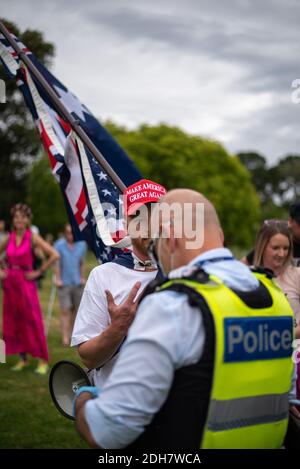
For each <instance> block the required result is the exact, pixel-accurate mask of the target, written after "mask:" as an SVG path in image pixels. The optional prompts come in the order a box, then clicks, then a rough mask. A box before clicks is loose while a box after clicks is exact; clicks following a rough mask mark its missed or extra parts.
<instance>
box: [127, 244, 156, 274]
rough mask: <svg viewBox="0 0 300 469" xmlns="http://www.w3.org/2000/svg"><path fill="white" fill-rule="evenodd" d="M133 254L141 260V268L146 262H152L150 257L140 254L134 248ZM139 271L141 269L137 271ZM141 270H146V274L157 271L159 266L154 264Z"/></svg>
mask: <svg viewBox="0 0 300 469" xmlns="http://www.w3.org/2000/svg"><path fill="white" fill-rule="evenodd" d="M132 253H133V254H134V256H135V257H136V258H137V259H138V260H139V261H141V267H142V264H143V262H146V261H151V259H150V257H149V256H148V255H146V254H144V253H142V252H140V251H139V250H138V249H136V248H135V247H134V246H133V248H132ZM137 270H139V269H137ZM140 270H144V271H145V272H151V271H153V270H157V266H156V265H154V264H153V263H152V265H149V266H148V265H145V266H144V268H143V269H140Z"/></svg>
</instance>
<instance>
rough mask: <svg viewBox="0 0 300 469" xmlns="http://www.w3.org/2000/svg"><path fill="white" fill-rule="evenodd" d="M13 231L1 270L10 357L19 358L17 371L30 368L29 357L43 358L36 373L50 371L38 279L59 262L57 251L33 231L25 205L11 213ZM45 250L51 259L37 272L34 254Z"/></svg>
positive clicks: (1, 249)
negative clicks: (15, 356)
mask: <svg viewBox="0 0 300 469" xmlns="http://www.w3.org/2000/svg"><path fill="white" fill-rule="evenodd" d="M11 215H12V225H13V230H12V232H11V233H10V234H9V236H8V238H7V239H6V240H5V241H4V242H3V243H2V244H1V246H0V254H1V252H4V251H5V252H6V268H5V269H4V270H0V278H1V279H2V285H3V339H4V342H5V349H6V354H7V355H13V354H19V355H20V361H19V362H18V363H17V364H16V365H15V366H14V367H13V370H15V371H20V370H22V369H23V368H24V367H26V366H27V365H28V361H27V354H30V355H31V356H33V357H36V358H39V363H38V367H37V369H36V372H37V373H39V374H45V373H47V371H48V349H47V343H46V338H45V332H44V326H43V318H42V311H41V306H40V303H39V298H38V291H37V285H36V281H35V280H36V279H37V278H38V277H40V275H41V274H42V273H43V272H44V271H45V270H46V269H47V268H48V267H49V266H50V265H51V264H52V263H53V262H55V261H56V260H57V259H58V258H59V255H58V253H57V252H56V251H55V249H54V248H53V247H52V246H51V245H50V244H48V243H46V241H44V240H43V238H41V237H40V236H39V235H38V234H33V233H32V232H31V230H30V224H31V219H32V214H31V210H30V208H29V207H28V206H27V205H25V204H17V205H15V206H14V207H13V208H12V210H11ZM34 249H39V250H42V251H43V253H45V254H46V255H47V256H48V259H47V260H46V261H45V262H44V263H43V264H42V266H41V268H40V269H38V270H33V250H34Z"/></svg>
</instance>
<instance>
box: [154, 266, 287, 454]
mask: <svg viewBox="0 0 300 469" xmlns="http://www.w3.org/2000/svg"><path fill="white" fill-rule="evenodd" d="M254 275H255V276H256V277H257V278H258V280H260V281H261V282H262V283H263V285H264V286H265V287H266V288H267V290H268V292H269V293H270V295H271V297H272V302H273V304H272V306H271V307H266V308H259V309H252V308H250V307H248V306H247V305H246V304H245V303H244V302H243V301H242V300H241V299H240V298H239V297H238V296H237V294H236V293H234V292H233V291H232V290H231V289H230V288H228V287H227V286H226V285H224V283H223V282H222V281H221V280H219V279H218V278H216V277H214V276H210V278H209V280H210V281H209V282H207V283H203V284H202V283H197V282H195V281H192V280H188V279H172V280H170V281H168V282H167V283H165V284H164V285H163V286H162V287H161V289H164V288H168V287H169V286H171V285H173V284H176V283H180V284H184V285H186V286H188V287H190V288H192V289H193V290H195V291H197V292H198V293H199V294H200V295H201V296H202V297H203V298H204V299H205V301H206V303H207V305H208V307H209V309H210V311H211V313H212V317H213V320H214V326H215V336H216V343H215V361H214V372H213V373H214V376H213V384H212V390H211V397H210V404H209V409H208V415H207V421H206V424H205V429H204V432H203V435H202V442H201V445H200V446H201V448H280V447H281V446H282V443H283V440H284V436H285V433H286V429H287V423H288V406H289V404H288V393H289V390H290V387H291V378H292V371H293V363H292V360H291V355H292V340H293V312H292V310H291V307H290V305H289V303H288V301H287V299H286V298H285V296H284V294H283V293H282V291H281V290H280V289H279V287H277V285H275V283H274V282H273V281H272V280H271V279H269V278H267V277H266V276H265V275H263V274H256V273H255V274H254Z"/></svg>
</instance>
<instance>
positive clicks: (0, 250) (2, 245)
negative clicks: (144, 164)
mask: <svg viewBox="0 0 300 469" xmlns="http://www.w3.org/2000/svg"><path fill="white" fill-rule="evenodd" d="M7 244H8V236H7V237H6V238H5V240H4V241H2V243H1V244H0V254H2V253H3V252H4V251H5V249H6V246H7Z"/></svg>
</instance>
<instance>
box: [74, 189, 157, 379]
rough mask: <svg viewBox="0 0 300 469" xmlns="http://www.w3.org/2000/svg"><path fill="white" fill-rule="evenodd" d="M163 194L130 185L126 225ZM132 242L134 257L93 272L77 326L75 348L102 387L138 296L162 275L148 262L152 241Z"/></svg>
mask: <svg viewBox="0 0 300 469" xmlns="http://www.w3.org/2000/svg"><path fill="white" fill-rule="evenodd" d="M165 192H166V190H165V188H164V187H163V186H161V185H159V184H156V183H154V182H152V181H149V180H142V181H139V182H137V183H135V184H132V185H131V186H129V187H128V188H127V189H126V191H125V201H124V202H125V204H124V205H125V212H126V215H127V224H128V225H129V226H130V222H131V221H132V220H134V219H135V217H136V215H137V214H138V213H139V209H140V208H141V207H142V206H143V205H146V204H152V203H154V202H157V200H158V199H159V198H160V197H161V196H162V195H164V194H165ZM149 210H150V207H149ZM129 235H130V232H129ZM131 241H132V255H130V254H125V255H121V256H120V257H119V258H118V259H116V260H115V261H113V262H108V263H106V264H102V265H100V266H98V267H95V268H94V269H93V270H92V271H91V273H90V275H89V278H88V281H87V283H86V286H85V289H84V292H83V296H82V300H81V303H80V306H79V310H78V313H77V316H76V320H75V324H74V329H73V334H72V341H71V346H78V352H79V355H80V357H81V359H82V361H83V363H84V365H85V366H86V367H87V368H89V369H91V370H92V371H91V372H90V373H89V374H90V378H91V379H92V381H93V384H95V385H96V386H99V387H100V386H103V384H104V383H105V381H106V380H107V378H108V376H109V374H110V373H111V370H112V368H113V366H114V364H115V362H116V360H117V358H118V352H119V349H120V347H121V345H122V343H123V341H124V339H125V337H126V335H127V332H128V328H129V326H130V324H131V323H132V321H133V318H134V315H135V311H136V306H137V305H136V302H135V298H136V296H137V295H138V294H139V293H140V292H142V291H143V289H144V288H145V287H146V285H147V284H148V283H149V282H150V281H151V280H153V279H154V278H155V277H156V275H157V272H158V270H157V266H156V264H155V263H153V262H152V261H151V260H150V259H149V255H148V252H147V247H148V244H149V239H148V237H147V236H144V237H141V236H140V237H134V236H132V237H131ZM108 309H109V310H108Z"/></svg>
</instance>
